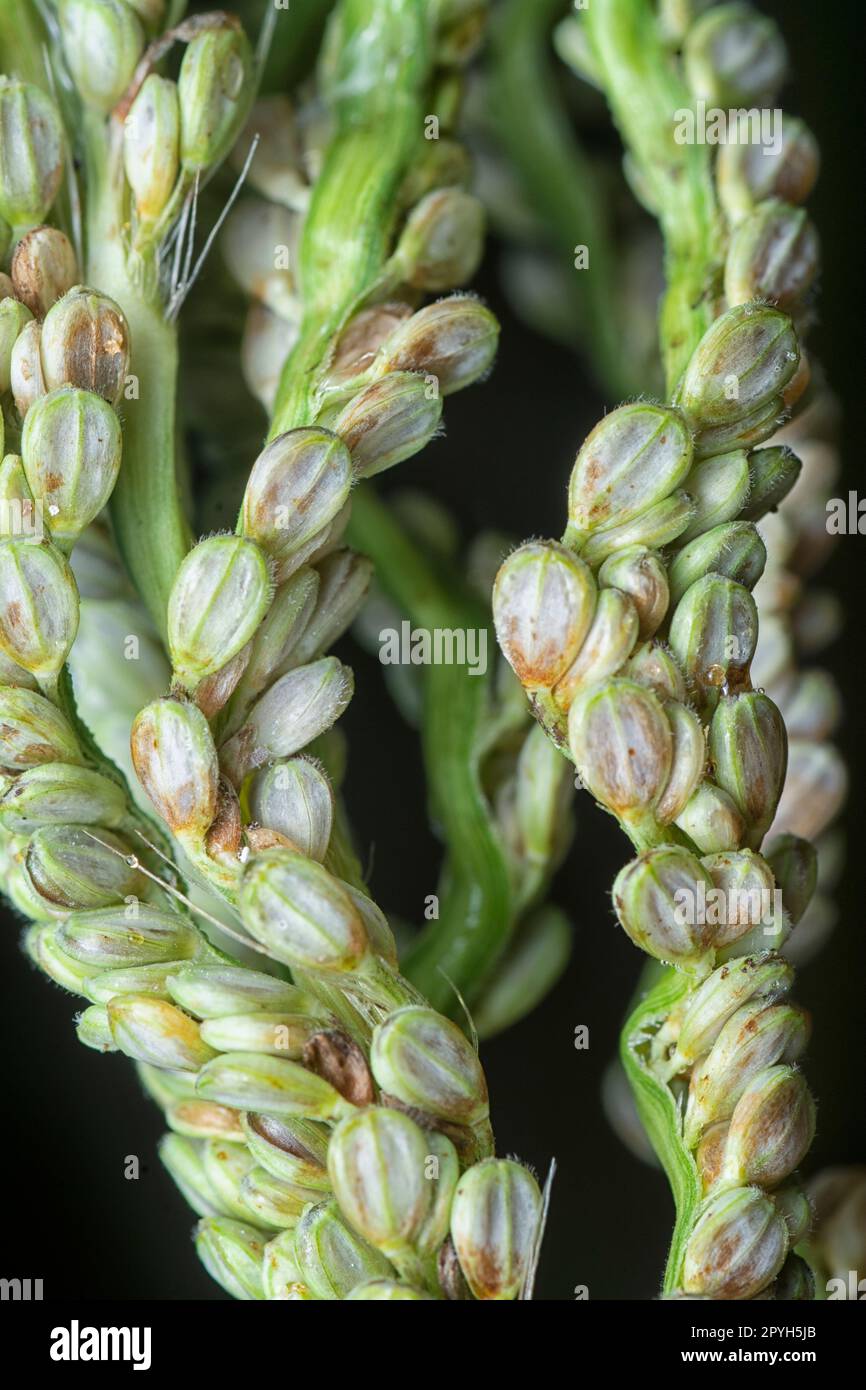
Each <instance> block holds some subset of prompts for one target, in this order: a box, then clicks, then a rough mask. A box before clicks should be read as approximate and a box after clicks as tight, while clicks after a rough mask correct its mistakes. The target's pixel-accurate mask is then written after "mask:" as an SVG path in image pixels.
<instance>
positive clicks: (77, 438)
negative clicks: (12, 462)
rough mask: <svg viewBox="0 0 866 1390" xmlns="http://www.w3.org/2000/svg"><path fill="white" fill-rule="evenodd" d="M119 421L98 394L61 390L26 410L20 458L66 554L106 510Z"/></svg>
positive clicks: (114, 474)
mask: <svg viewBox="0 0 866 1390" xmlns="http://www.w3.org/2000/svg"><path fill="white" fill-rule="evenodd" d="M121 450H122V438H121V429H120V421H119V420H118V418H117V415H116V414H115V412H114V410H113V409H112V407H111V406H110V405H108V403H107V402H106V401H104V400H103V399H102V397H101V396H98V395H95V394H94V393H93V392H92V391H82V390H79V389H78V387H74V386H62V387H60V389H59V390H56V391H50V392H49V393H48V394H47V395H44V396H40V397H39V399H38V400H37V401H34V403H33V405H32V406H31V407H30V409H29V410H28V412H27V418H26V420H25V421H24V428H23V430H22V432H21V455H22V461H23V464H24V471H25V473H26V475H27V481H28V483H29V484H30V488H31V491H32V492H33V495H34V497H40V498H41V499H42V502H43V505H44V507H45V512H46V520H47V521H48V524H49V526H50V528H51V534H52V536H53V537H54V539H55V540H56V541H57V544H58V545H60V546H62V547H63V548H64V549H66V550H67V551H68V550H69V549H71V547H72V545H73V543H74V542H75V541H76V540H77V539H78V537H79V536H80V535H81V532H82V531H83V530H84V529H85V527H87V526H89V525H90V523H91V521H93V519H94V517H96V516H97V515H98V514H99V512H100V511H101V510H102V508H103V507H104V506H105V504H106V502H107V501H108V499H109V497H110V496H111V492H112V489H113V488H114V484H115V482H116V480H117V475H118V473H119V471H120V458H121Z"/></svg>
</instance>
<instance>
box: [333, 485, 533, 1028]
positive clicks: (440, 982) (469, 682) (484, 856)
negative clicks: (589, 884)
mask: <svg viewBox="0 0 866 1390" xmlns="http://www.w3.org/2000/svg"><path fill="white" fill-rule="evenodd" d="M349 535H350V539H351V540H352V542H353V544H355V545H356V546H357V547H358V549H359V550H362V551H364V552H365V553H366V554H367V555H369V556H370V557H371V558H372V559H373V560H374V561H375V564H376V571H377V574H378V575H379V578H380V580H381V582H382V584H383V586H384V587H385V589H386V590H387V591H388V593H389V595H390V596H391V597H392V598H393V599H394V600H395V602H397V603H398V604H399V605H400V607H401V608H402V609H403V610H404V611H405V612H406V613H408V614H409V616H410V619H411V621H412V623H413V625H416V626H418V627H422V628H426V629H428V630H432V629H435V628H440V629H449V628H450V629H453V628H455V627H463V628H467V627H474V628H483V629H485V630H486V631H487V632H488V651H491V652H492V651H493V650H495V638H494V636H493V633H492V630H491V629H490V628H489V620H488V618H487V615H486V614H485V613H484V611H483V610H482V608H481V607H480V605H478V604H476V603H474V602H473V601H472V600H470V599H468V598H464V597H458V596H457V595H456V594H454V593H453V592H450V593H446V592H445V589H444V587H443V586H442V584H441V583H440V581H439V579H438V577H437V576H436V574H435V573H434V571H433V569H432V567H431V566H430V565H429V563H428V562H427V561H426V560H425V558H424V557H423V556H422V555H421V554H420V552H419V550H418V547H417V546H416V545H414V544H413V542H412V541H411V540H410V539H409V538H408V537H407V536H406V535H405V534H404V533H403V531H402V530H401V528H400V527H399V526H398V525H397V524H396V523H395V522H394V520H393V519H392V517H391V516H390V514H389V512H388V509H387V507H385V506H384V504H383V503H382V502H380V501H379V500H378V499H377V498H376V496H375V494H374V493H373V492H372V490H371V488H370V487H369V486H365V487H362V488H360V489H359V490H358V492H357V493H356V494H355V497H354V501H353V506H352V520H351V523H350V531H349ZM488 700H489V684H488V680H487V679H486V678H485V677H482V676H471V675H469V673H468V672H467V671H466V670H465V669H463V668H462V667H459V666H448V665H435V664H434V665H431V666H428V667H427V668H426V669H425V678H424V719H423V741H424V759H425V764H426V771H427V778H428V786H429V788H430V795H431V799H432V801H433V805H434V809H435V815H436V819H437V821H438V822H439V823H440V824H441V826H442V834H443V838H444V840H445V842H446V843H447V845H448V861H447V870H446V872H445V874H444V876H443V888H444V892H443V893H442V895H441V897H440V902H439V918H438V920H436V921H435V922H432V923H430V925H429V926H428V927H427V928H426V929H425V930H424V931H423V932H422V933H421V934H420V936H419V937H418V940H417V941H416V942H415V943H414V945H413V947H412V949H411V950H410V952H409V953H408V955H407V958H406V961H405V963H404V970H405V973H406V974H407V976H408V977H409V979H411V980H412V982H413V984H415V985H416V986H417V987H418V988H419V989H420V990H421V991H422V993H423V994H424V995H426V997H427V998H428V999H429V1000H430V1002H431V1003H432V1004H433V1005H434V1007H436V1008H438V1009H441V1010H443V1011H454V1010H456V1009H457V1008H458V1007H459V1005H458V1003H457V1001H456V999H455V995H454V986H455V985H456V986H457V988H458V989H459V990H460V991H461V993H463V994H465V996H466V998H467V1000H468V1001H469V1002H470V1003H471V1002H472V999H473V997H475V996H476V995H477V994H478V992H479V989H480V988H481V986H483V984H484V981H485V978H486V976H487V975H488V974H489V972H490V970H491V968H492V967H493V965H494V964H495V963H496V960H497V958H498V956H499V954H500V952H501V951H502V949H503V947H504V946H505V944H506V942H507V940H508V936H509V933H510V930H511V927H512V925H513V922H514V910H515V905H514V900H513V893H512V888H511V884H510V879H509V874H508V867H507V863H506V859H505V856H504V853H503V850H502V846H501V844H500V842H499V839H498V836H497V834H496V831H495V829H494V827H493V824H492V821H491V818H490V813H489V808H488V804H487V801H486V798H485V796H484V793H483V791H482V789H481V784H480V779H479V768H478V764H479V748H478V734H479V731H480V730H481V729H482V728H483V727H484V721H485V717H486V715H487V712H488ZM443 972H444V973H443ZM446 976H447V978H446ZM452 982H453V983H452Z"/></svg>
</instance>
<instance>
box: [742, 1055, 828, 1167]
mask: <svg viewBox="0 0 866 1390" xmlns="http://www.w3.org/2000/svg"><path fill="white" fill-rule="evenodd" d="M814 1136H815V1102H814V1100H813V1099H812V1097H811V1095H810V1093H809V1087H808V1086H807V1085H806V1082H805V1080H804V1079H803V1075H802V1072H799V1071H797V1070H796V1068H794V1067H786V1066H775V1067H767V1068H766V1069H765V1070H764V1071H762V1072H759V1073H758V1075H757V1076H755V1077H753V1078H752V1080H751V1081H750V1082H749V1084H748V1086H747V1087H746V1089H745V1090H744V1091H743V1094H742V1095H741V1096H740V1099H739V1100H738V1101H737V1104H736V1106H735V1108H734V1113H733V1115H732V1116H731V1124H730V1129H729V1131H728V1140H727V1144H726V1146H725V1159H724V1165H723V1169H722V1177H723V1180H724V1181H725V1182H731V1183H736V1184H738V1185H745V1184H751V1183H754V1184H756V1185H757V1186H759V1187H764V1188H772V1187H776V1186H777V1185H778V1184H779V1183H780V1182H782V1181H783V1180H784V1179H785V1178H787V1177H788V1176H789V1175H790V1174H791V1173H793V1171H794V1169H795V1168H796V1167H797V1166H798V1164H799V1163H800V1162H801V1160H802V1159H803V1158H804V1157H805V1156H806V1153H807V1152H808V1150H809V1147H810V1145H811V1143H812V1140H813V1138H814Z"/></svg>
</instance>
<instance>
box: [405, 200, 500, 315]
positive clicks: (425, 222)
mask: <svg viewBox="0 0 866 1390" xmlns="http://www.w3.org/2000/svg"><path fill="white" fill-rule="evenodd" d="M483 246H484V208H483V205H482V204H481V202H480V201H479V200H478V199H477V198H475V197H473V196H472V194H471V193H466V192H464V190H463V189H462V188H437V189H434V190H433V191H432V192H430V193H428V194H427V195H426V197H424V198H422V199H421V201H420V202H419V203H418V204H417V205H416V206H415V207H414V208H413V209H412V211H411V212H410V214H409V217H408V219H407V221H406V226H405V227H404V228H403V231H402V232H401V234H400V239H399V241H398V242H397V246H396V249H395V251H394V255H393V258H392V264H393V266H394V270H395V272H396V273H397V274H398V275H399V276H400V278H401V280H402V281H403V282H404V284H407V285H411V286H412V288H413V289H416V290H426V291H427V292H428V293H430V294H439V293H441V292H442V291H443V290H451V289H458V288H460V287H461V286H463V285H465V284H467V283H468V282H469V281H470V280H471V279H472V277H473V275H474V274H475V272H476V270H477V269H478V266H479V264H480V261H481V254H482V250H483Z"/></svg>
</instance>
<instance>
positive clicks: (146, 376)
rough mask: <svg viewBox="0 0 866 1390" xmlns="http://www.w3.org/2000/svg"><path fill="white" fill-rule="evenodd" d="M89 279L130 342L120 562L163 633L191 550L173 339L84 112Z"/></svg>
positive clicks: (109, 151) (116, 500)
mask: <svg viewBox="0 0 866 1390" xmlns="http://www.w3.org/2000/svg"><path fill="white" fill-rule="evenodd" d="M83 124H84V149H85V160H86V166H87V188H88V199H87V276H88V280H89V282H90V283H91V284H93V285H94V286H95V287H96V288H97V289H98V290H100V291H101V292H102V293H103V294H108V295H110V296H111V297H112V298H114V299H116V300H117V301H118V303H119V304H120V306H121V308H122V309H123V312H124V314H125V315H126V319H127V322H128V324H129V336H130V347H131V357H130V375H131V380H130V385H129V389H128V392H127V393H126V394H125V398H124V400H123V403H122V407H121V413H122V418H123V462H122V465H121V469H120V476H119V478H118V481H117V486H116V487H115V489H114V494H113V496H112V499H111V518H112V522H113V524H114V531H115V536H116V539H117V544H118V548H119V550H120V553H121V556H122V558H123V562H124V564H125V565H126V568H127V570H128V572H129V574H130V577H131V578H132V581H133V583H134V584H135V587H136V589H137V590H138V592H139V593H140V595H141V597H142V599H143V600H144V603H145V604H146V606H147V609H148V611H149V613H150V615H151V617H152V619H153V621H154V623H155V625H156V627H157V629H158V631H159V632H160V633H161V634H162V636H163V638H164V637H165V624H166V608H167V605H168V596H169V593H170V591H171V586H172V584H173V582H174V577H175V575H176V573H177V570H178V566H179V565H180V563H181V561H182V560H183V558H184V556H185V555H186V552H187V550H188V549H189V547H190V545H191V544H192V535H191V532H190V529H189V526H188V524H187V521H186V518H185V516H184V513H183V508H182V506H181V501H180V494H179V491H178V483H177V477H176V472H175V392H176V383H177V333H176V330H175V328H174V326H173V325H172V324H170V323H167V322H166V320H165V317H164V314H163V304H162V298H161V295H160V293H159V287H158V284H157V278H156V267H155V264H154V263H153V261H152V260H143V259H141V258H139V257H135V256H132V255H127V253H126V247H125V244H124V236H123V227H122V213H121V209H122V197H121V195H120V191H119V190H120V179H121V174H122V170H121V166H120V157H119V148H118V145H117V142H116V139H114V138H113V136H114V132H113V130H112V128H111V127H110V126H107V125H106V123H105V121H103V120H102V119H101V118H100V117H98V116H95V115H94V114H93V113H92V112H85V113H84V117H83Z"/></svg>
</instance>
